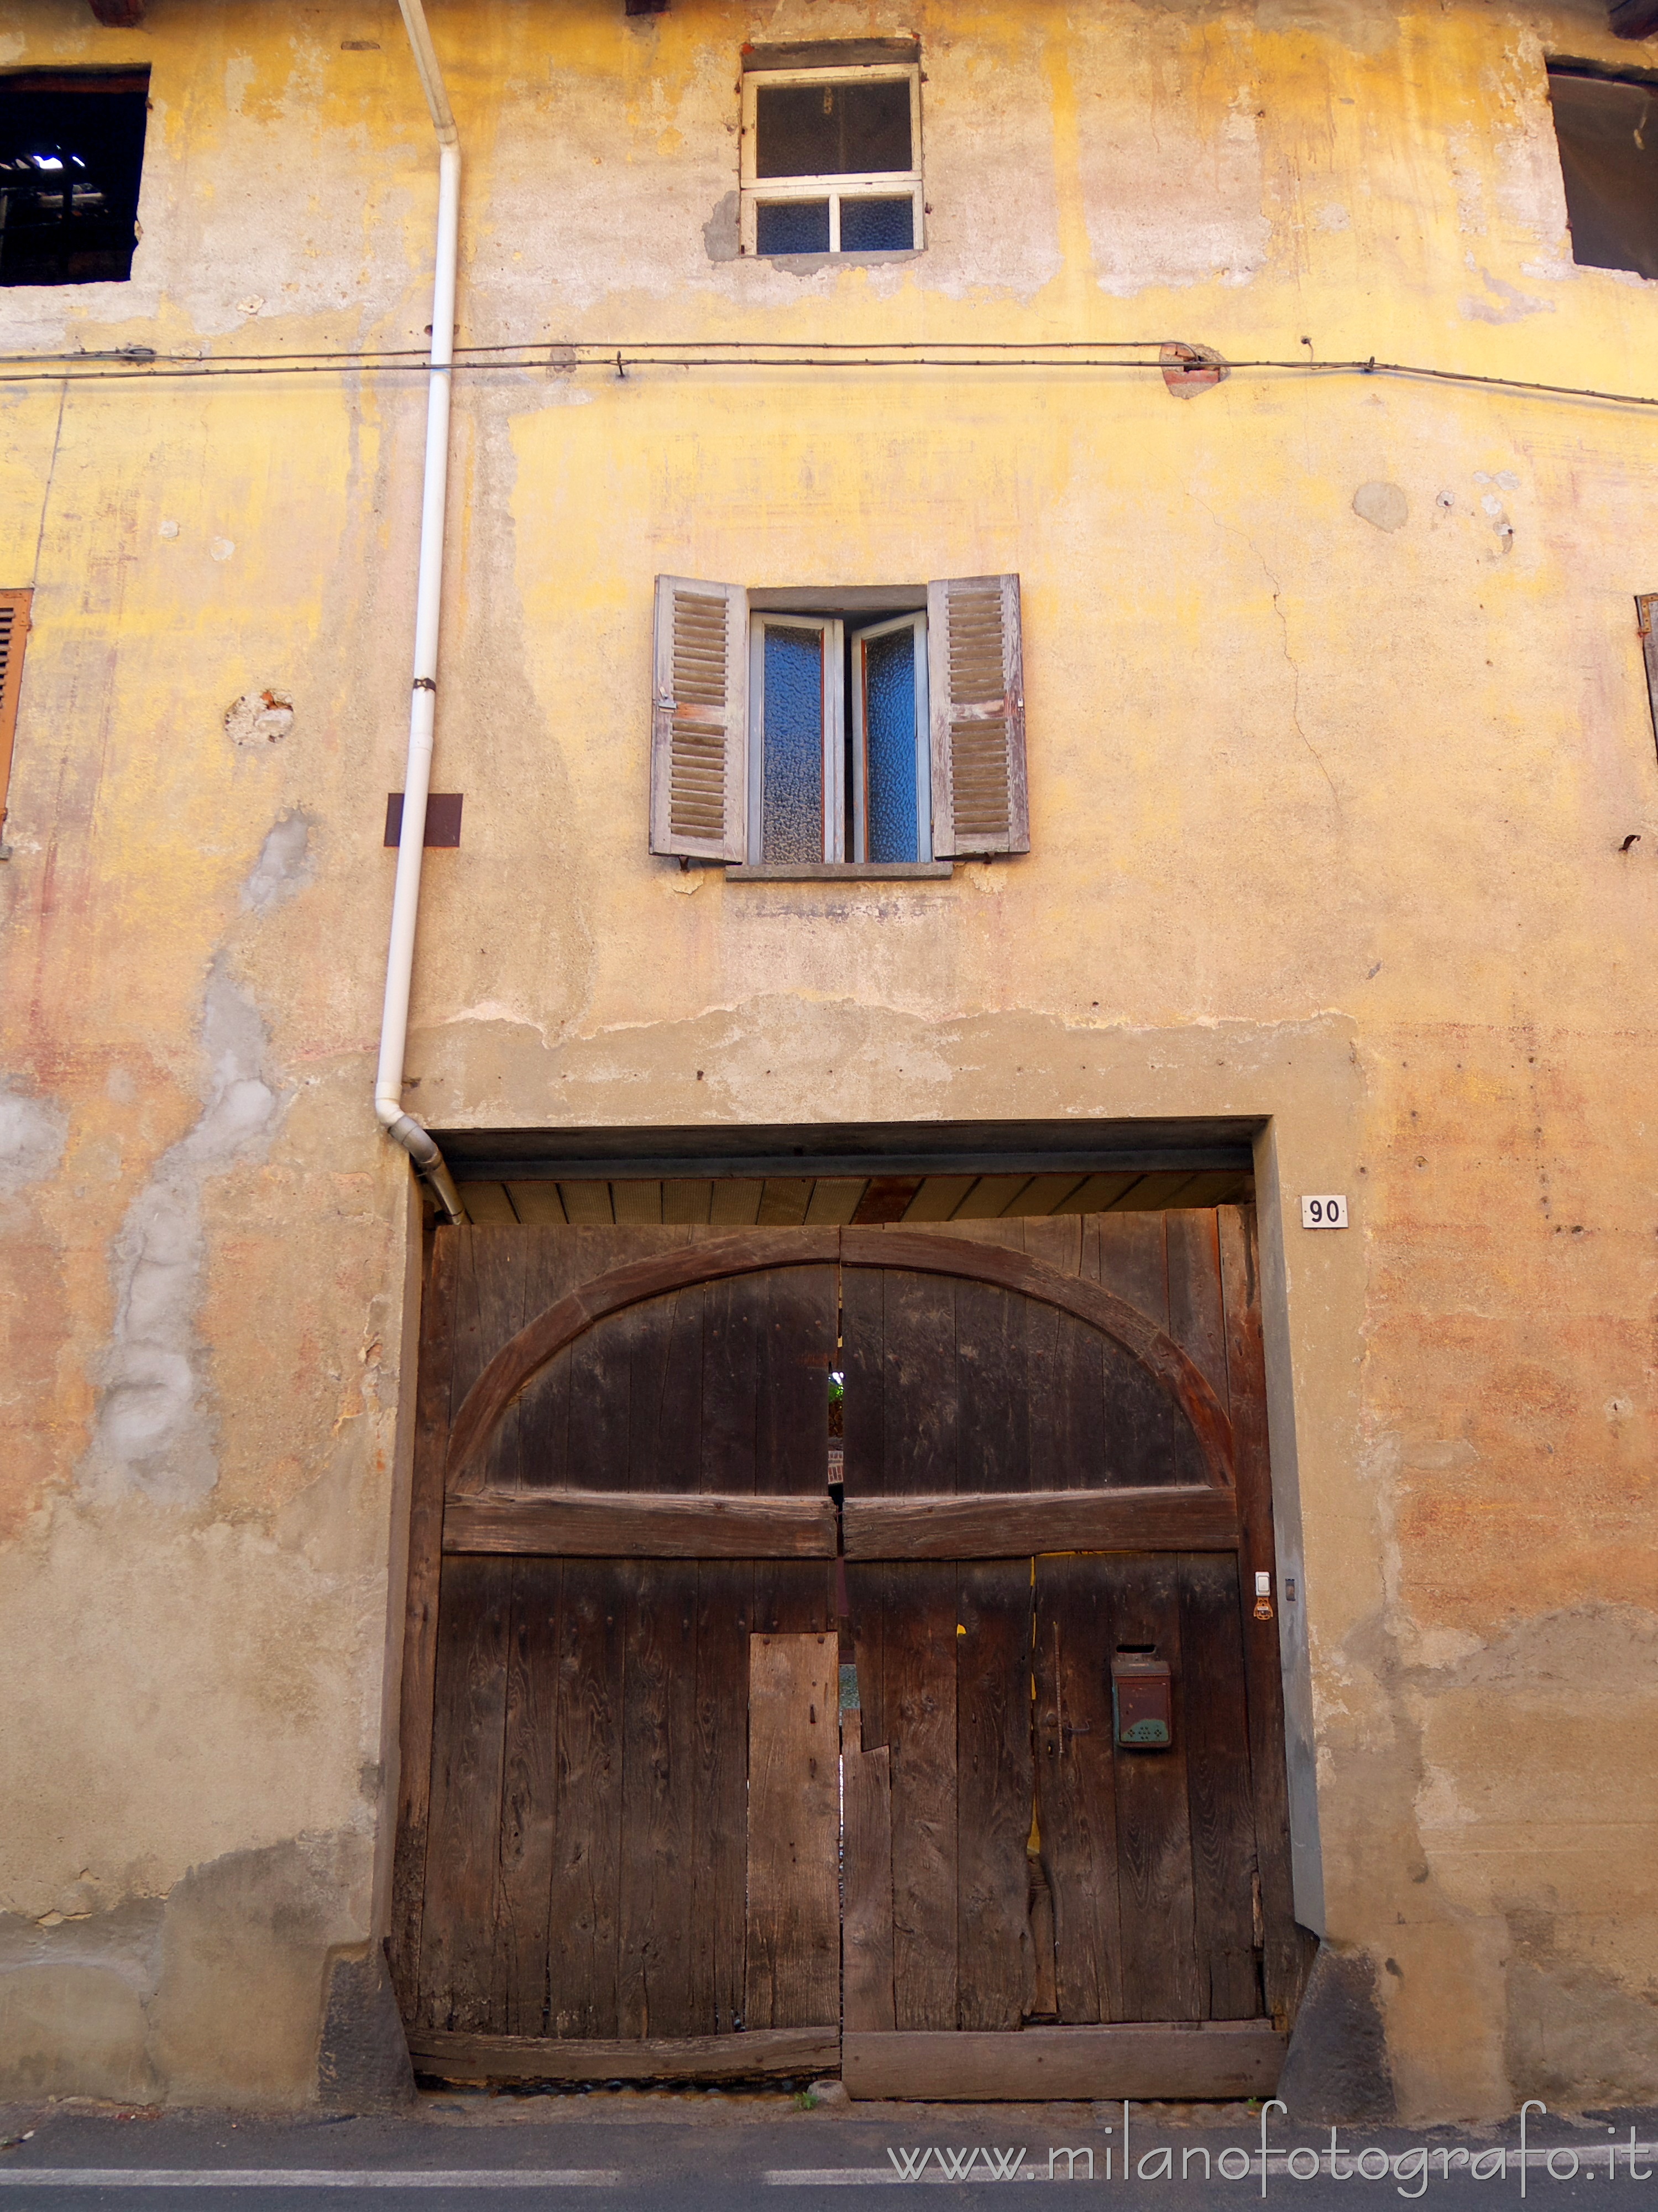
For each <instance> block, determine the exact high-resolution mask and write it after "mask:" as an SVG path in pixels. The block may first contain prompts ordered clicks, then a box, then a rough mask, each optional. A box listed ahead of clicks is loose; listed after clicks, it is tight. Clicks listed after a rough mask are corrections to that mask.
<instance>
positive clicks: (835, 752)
mask: <svg viewBox="0 0 1658 2212" xmlns="http://www.w3.org/2000/svg"><path fill="white" fill-rule="evenodd" d="M768 629H807V630H813V631H815V632H816V633H817V635H818V636H819V637H821V638H822V640H823V710H822V711H823V854H822V858H823V860H832V861H844V860H845V859H846V857H847V837H846V819H847V801H846V790H847V786H846V751H847V743H846V729H847V717H846V701H845V696H844V695H845V690H846V684H845V678H844V674H843V671H844V668H845V665H846V623H845V622H844V621H843V620H842V619H841V617H840V616H838V615H786V614H768V613H767V612H765V611H763V610H762V609H756V611H755V612H754V613H753V614H751V615H750V617H749V861H750V866H754V867H758V866H761V865H762V861H763V856H764V854H765V849H766V819H765V815H766V632H767V630H768Z"/></svg>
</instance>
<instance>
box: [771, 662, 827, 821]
mask: <svg viewBox="0 0 1658 2212" xmlns="http://www.w3.org/2000/svg"><path fill="white" fill-rule="evenodd" d="M765 748H766V757H765V783H764V796H763V799H762V805H761V812H760V821H761V851H760V857H761V859H762V860H822V859H823V636H822V634H821V632H819V631H817V630H810V629H768V630H767V632H766V728H765Z"/></svg>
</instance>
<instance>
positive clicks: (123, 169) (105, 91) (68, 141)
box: [0, 70, 149, 284]
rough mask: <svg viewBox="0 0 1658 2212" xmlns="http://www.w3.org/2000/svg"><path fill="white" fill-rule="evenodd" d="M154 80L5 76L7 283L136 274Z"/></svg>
mask: <svg viewBox="0 0 1658 2212" xmlns="http://www.w3.org/2000/svg"><path fill="white" fill-rule="evenodd" d="M148 93H149V71H148V70H129V71H126V72H125V73H124V74H122V75H120V76H112V75H107V74H106V75H101V76H100V75H97V74H94V73H91V72H88V74H87V75H85V76H82V75H80V74H79V73H78V72H58V73H53V74H52V75H50V76H48V75H46V73H45V72H35V73H33V74H31V75H29V76H12V77H0V284H95V283H125V282H126V281H127V279H128V278H129V277H130V276H131V274H132V249H133V247H134V246H135V245H136V243H137V231H136V228H135V226H136V223H137V214H138V179H139V176H140V174H141V173H142V171H143V161H144V124H145V118H146V113H147V110H148V104H149V101H148Z"/></svg>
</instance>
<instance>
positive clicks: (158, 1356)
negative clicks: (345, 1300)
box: [82, 813, 310, 1505]
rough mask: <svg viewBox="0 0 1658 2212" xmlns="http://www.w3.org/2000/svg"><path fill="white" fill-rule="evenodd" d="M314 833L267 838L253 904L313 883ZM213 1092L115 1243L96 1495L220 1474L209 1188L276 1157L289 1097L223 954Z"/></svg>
mask: <svg viewBox="0 0 1658 2212" xmlns="http://www.w3.org/2000/svg"><path fill="white" fill-rule="evenodd" d="M309 842H310V829H309V825H308V823H307V818H306V817H305V816H304V815H302V814H300V813H289V814H286V815H284V816H282V818H281V819H280V820H279V821H278V822H277V823H276V824H275V826H274V827H273V828H272V829H270V832H269V834H268V835H267V836H266V838H265V840H264V845H263V847H262V848H261V849H260V853H259V857H258V861H257V862H256V863H255V865H254V867H253V870H252V874H251V875H250V876H249V877H248V878H247V881H246V884H244V885H243V887H242V895H241V896H242V904H243V906H244V907H245V908H248V909H249V910H250V911H252V912H253V913H255V914H258V915H264V914H266V913H269V912H270V909H271V908H273V907H276V906H277V905H279V904H280V903H281V902H282V900H283V899H285V898H287V897H289V896H292V894H293V892H294V891H295V890H297V889H298V888H299V887H300V885H301V884H302V883H303V882H304V881H305V880H306V878H307V854H308V848H309ZM200 1039H201V1045H202V1049H203V1054H205V1056H206V1060H207V1064H208V1071H209V1073H208V1086H209V1087H208V1092H207V1098H206V1103H205V1106H204V1109H203V1113H202V1115H201V1117H200V1119H199V1120H198V1121H197V1123H196V1125H195V1127H193V1128H192V1129H191V1130H190V1131H189V1133H187V1134H186V1135H185V1136H184V1137H183V1138H181V1139H179V1142H178V1143H177V1144H176V1145H173V1146H171V1147H170V1148H169V1149H168V1150H167V1152H164V1153H163V1154H162V1156H161V1159H160V1160H159V1162H158V1163H157V1164H156V1167H155V1173H154V1174H153V1175H152V1176H151V1177H150V1179H149V1182H148V1183H147V1184H146V1185H145V1186H144V1188H143V1190H142V1191H141V1192H140V1193H139V1194H138V1196H137V1198H136V1199H135V1200H133V1202H132V1204H131V1206H130V1207H129V1208H128V1210H127V1215H126V1218H125V1222H124V1223H123V1224H122V1226H121V1230H120V1233H119V1235H118V1237H117V1238H116V1240H115V1246H114V1255H113V1266H112V1273H113V1277H114V1289H115V1320H114V1325H113V1328H112V1331H111V1335H110V1342H109V1346H108V1348H107V1351H106V1355H105V1358H104V1360H103V1363H102V1372H101V1376H100V1381H101V1384H102V1389H101V1395H100V1404H99V1411H98V1421H97V1427H96V1430H95V1431H94V1437H93V1442H92V1447H91V1449H90V1451H89V1452H88V1455H87V1460H86V1462H85V1465H84V1468H83V1470H82V1481H83V1484H84V1486H85V1487H86V1488H87V1489H88V1490H89V1491H91V1492H94V1493H103V1494H107V1493H112V1492H118V1491H119V1490H120V1489H122V1488H124V1487H125V1486H129V1485H131V1486H133V1487H135V1488H137V1489H138V1490H140V1491H142V1492H144V1493H145V1494H146V1495H147V1496H149V1497H150V1498H154V1499H155V1500H156V1501H157V1502H158V1503H162V1504H173V1505H185V1504H194V1503H196V1502H197V1501H198V1500H199V1499H200V1498H203V1497H205V1496H206V1495H207V1493H208V1492H210V1490H211V1489H212V1487H213V1486H214V1484H215V1483H216V1481H217V1480H218V1475H219V1465H218V1423H217V1417H216V1411H215V1409H214V1407H213V1404H212V1396H211V1385H210V1380H209V1376H208V1372H207V1357H206V1351H205V1347H204V1346H203V1343H202V1341H201V1339H200V1336H199V1334H198V1333H197V1327H196V1314H197V1307H198V1305H199V1303H200V1300H201V1296H202V1278H203V1266H204V1262H205V1259H206V1240H205V1237H204V1234H203V1224H202V1191H203V1184H204V1183H205V1182H206V1181H207V1179H208V1177H209V1176H216V1175H222V1174H223V1173H224V1172H225V1171H226V1170H227V1169H228V1168H230V1167H232V1166H234V1165H235V1164H237V1163H238V1162H240V1161H244V1160H252V1159H258V1158H261V1157H263V1154H264V1150H265V1147H266V1146H267V1145H268V1144H269V1142H270V1138H271V1136H272V1135H273V1134H274V1133H275V1131H276V1127H277V1124H278V1122H279V1121H280V1120H281V1118H282V1110H283V1105H284V1095H283V1093H282V1091H280V1090H279V1089H278V1088H277V1085H276V1079H275V1078H274V1076H273V1075H272V1073H271V1072H270V1068H269V1066H268V1065H267V1060H268V1050H269V1044H270V1038H269V1035H268V1032H267V1030H266V1029H265V1025H264V1020H263V1019H262V1018H261V1016H260V1014H259V1011H258V1007H257V1006H255V1005H254V1003H253V1001H252V999H251V998H250V997H249V996H248V994H247V993H246V991H245V990H244V989H243V987H242V986H241V985H240V983H238V982H237V981H235V979H234V976H233V975H231V973H230V969H229V963H228V957H227V955H226V953H225V952H224V951H223V950H222V949H221V951H219V952H218V953H217V954H216V955H215V957H214V960H213V964H212V967H211V969H210V971H209V975H208V983H207V990H206V994H205V996H204V999H203V1009H202V1024H201V1030H200Z"/></svg>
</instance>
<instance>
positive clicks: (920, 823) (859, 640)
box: [852, 614, 932, 860]
mask: <svg viewBox="0 0 1658 2212" xmlns="http://www.w3.org/2000/svg"><path fill="white" fill-rule="evenodd" d="M901 629H907V630H909V631H910V632H911V633H912V634H913V635H914V640H915V857H916V859H917V860H931V859H932V719H931V717H930V716H929V714H928V713H927V682H926V615H925V614H908V615H896V616H895V617H893V619H892V620H891V621H890V622H883V623H872V624H871V625H870V626H869V627H868V628H867V629H856V630H854V631H853V633H852V810H853V859H854V860H868V859H869V737H868V732H866V730H865V723H864V696H865V691H866V690H867V689H868V686H867V684H866V683H865V676H864V648H865V646H866V645H867V644H868V643H869V642H870V641H871V639H872V638H878V637H890V635H892V634H893V632H894V631H895V630H901Z"/></svg>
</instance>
